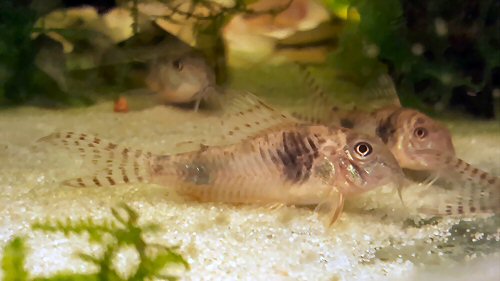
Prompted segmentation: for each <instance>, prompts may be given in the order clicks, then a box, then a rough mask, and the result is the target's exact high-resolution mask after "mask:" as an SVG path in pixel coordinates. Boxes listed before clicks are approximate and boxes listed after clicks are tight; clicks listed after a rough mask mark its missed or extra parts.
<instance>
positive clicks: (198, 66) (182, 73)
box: [146, 52, 217, 110]
mask: <svg viewBox="0 0 500 281" xmlns="http://www.w3.org/2000/svg"><path fill="white" fill-rule="evenodd" d="M146 85H147V86H148V88H149V89H150V90H151V91H152V92H154V93H155V94H156V95H157V96H158V98H159V100H160V101H161V102H163V103H174V104H180V103H190V102H194V103H195V110H198V107H199V105H200V102H201V100H202V99H205V98H207V97H208V96H209V95H210V94H215V93H216V92H217V85H216V81H215V74H214V70H213V69H211V68H210V66H209V65H208V63H207V62H206V60H205V59H204V57H203V56H201V55H199V54H195V53H193V52H190V53H187V54H183V55H182V56H179V57H175V58H157V59H155V60H154V61H153V62H152V63H151V64H150V69H149V73H148V75H147V77H146Z"/></svg>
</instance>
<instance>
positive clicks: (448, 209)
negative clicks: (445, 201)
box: [445, 205, 452, 215]
mask: <svg viewBox="0 0 500 281" xmlns="http://www.w3.org/2000/svg"><path fill="white" fill-rule="evenodd" d="M445 212H446V214H448V215H451V214H452V207H451V205H446V210H445Z"/></svg>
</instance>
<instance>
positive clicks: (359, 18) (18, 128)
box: [0, 0, 500, 280]
mask: <svg viewBox="0 0 500 281" xmlns="http://www.w3.org/2000/svg"><path fill="white" fill-rule="evenodd" d="M256 2H257V1H243V0H235V1H204V0H196V1H194V0H193V1H154V0H150V1H139V0H137V1H58V0H53V1H48V0H45V1H44V0H39V1H37V0H33V1H14V0H11V1H9V0H0V104H1V108H0V159H1V160H2V161H0V192H1V195H2V196H0V214H1V215H0V246H1V248H2V250H0V252H1V253H2V254H1V255H2V270H1V273H0V276H1V277H2V278H3V279H4V280H33V279H34V278H40V279H37V280H82V279H83V280H85V278H94V279H99V280H129V279H133V278H134V275H133V274H134V272H138V271H137V270H136V269H137V268H140V269H141V270H143V271H139V272H142V273H143V274H144V275H142V276H149V275H148V274H153V275H155V276H156V277H169V278H170V277H171V278H172V279H173V278H176V276H180V278H181V280H264V279H268V280H472V279H477V280H496V279H497V278H498V276H499V275H500V272H499V271H498V266H497V265H498V263H500V258H499V253H500V251H499V249H500V248H499V246H500V242H499V241H500V234H499V220H498V215H496V216H492V217H484V218H483V217H479V218H472V219H460V218H432V217H430V218H429V217H425V216H424V217H422V216H420V215H418V214H415V213H412V212H411V203H412V200H413V201H418V202H417V203H420V202H425V201H426V200H433V199H435V198H434V197H433V193H432V190H430V189H429V188H427V189H426V188H425V186H421V185H419V184H417V183H415V184H414V185H413V186H411V187H409V188H408V191H406V192H405V195H404V196H405V198H406V199H407V201H406V205H403V204H401V202H400V200H399V198H398V196H397V194H396V193H395V192H394V190H392V189H391V188H382V189H380V190H376V191H374V192H372V193H369V194H366V195H364V196H362V197H360V198H358V199H356V200H354V201H351V202H348V206H347V210H346V212H345V214H344V215H343V216H342V218H341V220H340V221H339V223H338V224H337V225H336V226H335V227H333V228H327V227H325V226H324V225H323V224H321V222H320V220H319V219H318V218H317V216H316V214H315V213H314V212H313V210H312V209H308V208H295V207H284V208H279V209H272V208H266V207H259V206H246V205H244V206H232V205H225V204H201V203H195V202H190V201H185V200H182V199H181V198H177V197H176V196H175V195H174V194H171V192H168V191H166V190H165V189H164V188H163V187H158V186H150V185H146V184H138V185H132V186H124V187H121V188H117V189H112V188H110V189H68V188H66V187H64V186H61V184H60V182H61V180H63V179H67V178H72V177H74V176H75V175H79V174H81V173H82V172H85V171H87V170H89V169H88V167H85V165H82V161H80V160H79V159H76V157H70V156H68V154H67V153H66V152H64V151H59V150H57V149H53V148H49V147H44V146H40V145H39V144H38V143H37V142H36V140H37V139H39V138H41V137H43V136H46V135H48V134H51V133H53V132H54V131H60V130H77V131H81V132H89V133H93V134H98V135H100V136H102V137H103V138H106V139H109V140H112V141H115V142H119V143H123V144H125V145H129V146H131V147H138V148H144V149H147V150H149V151H153V152H155V153H160V154H169V153H177V152H183V151H189V150H190V149H193V147H196V144H197V143H199V142H201V141H206V140H208V139H210V138H216V136H214V129H213V126H214V125H213V124H216V122H217V121H216V119H215V117H214V116H211V115H209V114H207V113H205V112H204V111H202V112H199V113H196V112H193V111H192V108H191V107H187V108H182V107H175V106H166V105H162V104H158V103H155V101H154V100H153V99H151V96H150V95H148V94H143V93H142V92H141V91H137V89H142V88H144V87H145V86H144V76H145V71H146V69H147V67H148V64H149V63H150V62H151V60H154V59H155V58H157V57H159V56H164V55H166V56H169V55H176V54H177V52H178V51H180V50H186V49H188V50H196V51H198V52H200V53H202V54H203V55H204V56H205V57H206V58H207V60H208V61H209V63H210V65H211V66H212V67H213V69H214V71H215V72H216V73H217V81H218V83H219V85H221V86H223V87H228V88H233V89H238V90H245V91H251V92H253V93H255V94H257V95H259V96H261V97H263V98H266V99H268V100H269V101H272V102H273V103H274V104H277V105H280V106H283V107H294V106H298V104H299V105H300V98H301V95H302V94H303V92H306V91H308V90H309V89H308V88H307V86H306V85H305V83H304V82H303V78H302V76H301V73H300V71H298V67H297V65H301V66H306V67H308V68H309V69H311V71H312V73H313V74H314V75H315V77H317V79H318V81H319V83H320V85H321V86H322V87H324V88H325V89H326V90H327V92H328V93H329V94H330V95H332V97H334V98H338V99H339V100H342V101H344V102H345V103H355V104H361V105H366V106H370V105H369V104H366V103H367V102H366V101H365V100H364V99H362V98H360V97H359V96H357V95H352V94H349V95H345V96H341V95H340V94H338V91H337V90H338V88H337V86H338V85H337V84H336V83H335V81H334V79H332V78H331V77H333V75H338V76H340V77H348V79H350V81H352V82H353V83H354V84H356V85H358V86H360V87H362V86H363V85H365V84H367V83H369V81H371V80H373V79H375V78H376V77H378V76H380V74H384V73H387V74H389V75H390V76H391V77H392V78H393V80H394V82H395V85H396V87H397V90H398V91H397V93H398V95H399V98H400V100H401V103H402V104H403V105H404V106H407V107H412V108H417V109H419V110H422V111H424V112H426V113H428V114H430V115H431V116H433V117H436V118H438V120H440V121H442V122H444V123H445V124H446V125H447V127H449V129H450V131H451V132H452V134H453V137H454V142H455V146H456V150H457V155H459V156H460V157H462V158H464V159H467V160H468V161H470V162H471V163H472V164H475V165H477V166H480V167H483V168H484V169H485V170H487V171H489V172H491V173H492V174H495V175H499V174H500V166H499V165H498V159H499V158H500V147H499V146H498V144H499V143H500V122H498V119H497V118H498V117H497V116H498V112H499V103H500V92H499V88H500V86H499V83H500V82H499V80H500V77H499V75H500V73H499V66H500V52H499V51H498V50H500V23H499V22H500V4H499V3H498V1H494V0H491V1H490V0H483V1H457V2H454V3H453V5H450V3H449V2H447V1H392V0H386V1H383V0H371V1H368V0H366V1H348V0H346V1H344V0H336V1H309V0H295V1H290V2H289V1H287V0H284V1H263V2H261V3H256ZM271 2H272V3H274V4H273V5H270V3H271ZM262 3H263V4H262ZM337 94H338V95H337ZM119 97H126V98H127V100H128V101H129V107H130V110H129V112H128V113H126V114H120V113H117V112H114V111H113V107H114V106H115V101H116V100H117V99H118V98H119ZM214 142H215V141H214ZM123 202H126V203H127V206H129V207H130V208H131V209H130V210H134V211H132V212H128V213H127V212H126V214H128V215H132V218H133V219H134V221H133V223H132V224H129V225H128V228H127V227H125V228H123V227H122V226H123V222H122V223H120V222H119V221H118V222H116V221H115V225H114V226H113V225H112V223H111V222H113V221H114V220H115V219H116V218H119V217H120V215H117V213H116V210H122V212H123V209H121V208H125V209H126V210H128V209H127V208H128V207H123V205H121V204H122V203H123ZM112 208H113V210H115V211H112ZM134 212H137V213H134ZM121 214H122V213H121ZM122 216H123V214H122ZM135 216H137V217H135ZM127 218H130V217H127ZM122 220H123V221H126V219H122ZM78 222H80V224H78ZM108 222H109V224H108ZM136 223H137V224H136ZM150 224H154V225H159V229H154V230H155V231H152V232H151V233H149V232H148V233H146V234H144V233H145V232H142V230H140V229H142V228H141V227H145V228H146V229H147V226H149V225H150ZM96 229H97V230H96ZM103 229H104V230H103ZM41 230H45V232H44V231H41ZM122 230H123V231H122ZM99 231H101V232H104V233H108V234H109V233H112V234H111V235H110V236H105V237H106V239H109V240H106V239H103V241H101V240H99V239H97V238H96V237H98V236H99V235H98V234H96V233H99ZM106 231H108V232H106ZM125 231H130V233H131V235H130V236H129V234H130V233H125ZM124 233H125V234H124ZM138 233H140V234H144V235H145V236H144V237H142V236H141V237H139V236H138ZM93 235H97V236H93ZM92 239H94V240H92ZM142 239H144V241H145V242H146V244H148V245H149V244H152V245H156V246H158V245H160V246H163V247H164V248H162V249H164V250H170V248H169V247H172V248H171V249H173V251H174V252H175V253H176V254H177V253H179V255H181V257H182V258H180V257H178V256H175V255H174V258H172V257H170V256H169V257H170V258H168V259H167V258H162V259H158V262H157V263H154V262H153V261H154V258H145V256H144V257H143V256H141V255H140V251H141V249H143V248H144V247H145V245H142V246H144V247H142V248H141V247H135V245H136V244H134V243H139V242H140V241H143V240H142ZM110 241H111V242H110ZM116 241H117V242H116ZM138 241H139V242H138ZM104 242H108V243H110V244H106V243H104ZM115 242H116V244H113V243H115ZM107 245H115V246H116V245H119V246H120V247H122V246H124V249H121V248H120V247H117V248H116V249H118V248H120V250H117V251H116V252H112V251H114V249H115V248H113V247H108V248H106V247H107ZM131 245H132V246H131ZM106 249H107V250H109V251H108V252H106V251H105V250H106ZM110 249H111V250H112V251H111V250H110ZM137 249H139V250H137ZM103 253H112V254H113V255H109V256H106V255H103ZM138 253H139V254H138ZM168 253H169V254H172V253H171V252H168ZM111 256H112V257H113V258H112V259H111ZM153 256H154V255H153ZM156 257H158V256H156ZM161 257H163V256H161ZM108 258H109V259H108ZM141 261H144V262H150V264H146V263H142V264H141ZM183 262H186V263H183ZM138 264H141V266H142V265H145V266H144V267H140V266H138ZM170 264H174V265H175V264H177V265H178V268H175V266H174V268H173V269H172V268H171V267H169V268H167V269H169V270H170V271H166V272H161V273H158V272H159V268H160V267H162V266H165V265H170ZM186 264H188V265H189V266H185V265H186ZM162 269H163V268H162ZM43 278H46V279H43ZM134 280H140V278H136V279H134Z"/></svg>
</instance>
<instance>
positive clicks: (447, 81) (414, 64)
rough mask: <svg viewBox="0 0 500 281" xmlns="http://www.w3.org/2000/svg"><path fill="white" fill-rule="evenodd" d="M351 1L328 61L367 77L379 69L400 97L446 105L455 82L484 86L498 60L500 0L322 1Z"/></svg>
mask: <svg viewBox="0 0 500 281" xmlns="http://www.w3.org/2000/svg"><path fill="white" fill-rule="evenodd" d="M325 3H326V5H327V6H328V7H329V8H330V9H331V10H332V11H337V10H338V9H339V7H340V6H342V5H347V6H349V9H350V13H348V14H353V11H354V9H355V11H356V12H357V13H359V16H360V20H358V19H357V17H351V18H348V19H347V22H346V27H345V29H344V31H343V32H342V34H341V37H340V44H339V49H338V51H336V52H334V53H333V54H332V55H331V56H330V60H329V63H330V64H332V65H333V66H334V67H335V68H337V69H339V70H340V71H342V72H344V73H347V74H350V75H351V76H353V77H357V78H358V79H359V80H360V81H366V80H369V79H371V78H373V77H375V76H376V75H379V74H380V73H382V72H384V71H385V70H384V69H387V71H388V72H389V73H390V75H391V76H392V77H393V79H394V80H395V82H396V85H397V87H398V90H399V91H398V92H399V94H400V99H401V101H402V103H403V104H406V105H411V106H414V107H421V108H422V107H423V104H422V102H424V103H427V104H436V103H441V104H443V105H446V104H447V103H448V102H449V100H450V98H451V95H452V93H453V92H454V91H456V90H457V89H465V90H466V91H470V92H474V93H477V92H481V91H483V92H484V91H490V94H491V89H492V86H494V83H496V82H495V81H494V78H493V76H494V74H493V73H494V71H495V69H498V67H500V53H499V52H498V50H499V49H500V20H499V19H498V17H500V4H499V3H498V1H494V0H484V1H469V0H461V1H456V2H453V4H452V3H450V2H449V1H445V0H437V1H409V0H325Z"/></svg>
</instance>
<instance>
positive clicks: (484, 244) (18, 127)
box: [0, 102, 500, 280]
mask: <svg viewBox="0 0 500 281" xmlns="http://www.w3.org/2000/svg"><path fill="white" fill-rule="evenodd" d="M112 108H113V105H112V103H109V102H104V103H100V104H98V105H96V106H92V107H89V108H84V109H68V110H48V109H39V108H31V107H20V108H17V109H9V110H4V111H3V112H2V113H1V115H0V159H1V160H2V161H1V162H0V165H1V167H0V191H1V196H0V212H1V213H0V247H1V248H3V246H4V245H5V244H6V243H7V242H8V241H9V240H10V239H11V238H12V237H13V236H14V235H21V236H24V237H25V238H26V241H27V245H28V247H29V249H30V254H29V255H28V257H27V261H26V268H27V269H28V271H29V272H30V273H31V274H32V276H50V275H52V274H55V273H57V272H60V271H71V272H88V271H93V270H95V268H94V267H93V266H92V265H90V264H88V263H85V262H82V261H81V260H80V259H78V258H76V256H75V253H76V252H86V253H93V254H98V253H99V251H100V249H99V248H98V247H96V246H90V245H89V244H88V242H87V240H86V239H84V238H82V237H78V236H70V237H65V236H64V235H63V234H50V235H49V234H44V233H40V232H33V231H31V228H30V225H31V224H32V223H34V222H36V221H39V220H43V219H54V220H55V219H62V220H64V219H66V218H67V217H69V218H71V219H78V218H84V217H88V216H91V217H92V218H93V219H94V220H96V221H99V220H103V219H105V218H109V217H111V213H110V207H114V206H117V205H118V204H119V203H120V202H125V203H127V204H129V205H130V206H131V207H132V208H134V209H135V210H137V211H138V212H139V215H140V220H141V222H144V223H147V222H155V223H158V224H160V225H161V226H162V230H161V231H160V232H158V233H157V234H155V235H151V236H150V237H147V239H148V240H149V241H151V242H157V243H161V244H165V245H180V252H181V253H182V255H183V256H184V257H185V258H186V259H187V261H188V262H189V264H190V265H191V269H190V270H189V271H187V272H185V273H184V274H182V275H181V280H388V279H390V280H472V279H474V280H498V276H500V267H498V264H499V262H500V258H499V256H500V247H499V245H500V242H499V240H500V233H499V232H500V229H499V228H500V225H499V220H498V216H497V217H490V218H477V219H471V220H464V221H461V220H460V219H457V218H445V219H432V218H431V219H429V218H422V217H421V216H419V215H418V214H416V213H414V212H411V208H410V207H405V206H403V204H401V202H400V201H399V199H398V197H397V193H396V192H395V191H394V190H393V189H392V188H390V187H385V188H381V189H379V190H377V191H375V192H372V193H369V194H366V195H364V196H362V197H358V198H354V199H352V200H351V201H350V202H348V206H347V208H346V212H345V213H344V214H343V215H342V217H341V218H340V221H338V222H337V223H336V224H335V225H334V226H333V227H332V228H326V227H325V226H324V225H323V223H322V222H321V220H319V219H318V217H317V215H316V214H315V213H314V212H313V209H312V208H298V207H297V208H295V207H282V208H277V209H272V208H267V207H262V206H254V205H238V206H234V205H226V204H216V203H198V202H192V201H184V200H183V199H182V198H179V197H178V196H175V195H174V194H172V193H171V192H169V189H168V187H164V186H156V185H148V184H134V185H129V186H117V187H113V188H104V187H103V188H85V189H79V188H73V187H68V186H62V185H61V184H60V182H61V181H63V180H65V179H69V178H73V177H75V176H80V175H82V174H83V175H84V174H85V173H86V172H88V167H86V166H85V165H82V164H83V163H82V161H81V160H80V159H79V158H78V155H74V154H71V153H69V152H67V151H65V150H61V149H58V148H54V147H49V146H47V145H40V144H38V143H37V142H36V140H37V139H39V138H41V137H43V136H46V135H48V134H50V133H53V132H55V131H76V132H85V133H92V134H97V135H99V136H101V137H102V138H104V139H108V140H111V141H114V142H115V143H122V144H126V145H129V146H131V147H137V148H143V149H146V150H149V151H151V152H153V153H160V154H161V153H163V154H167V153H175V152H180V151H186V150H189V149H193V148H195V147H196V141H198V142H199V141H200V140H202V139H206V138H209V137H210V135H212V134H214V135H215V134H216V131H217V130H216V128H215V127H214V119H213V118H216V117H210V116H205V115H204V114H203V113H195V112H193V111H192V110H189V109H179V108H175V107H168V106H156V107H153V108H149V109H144V110H140V111H132V112H129V113H126V114H119V113H114V112H113V110H112ZM460 120H461V119H458V120H453V121H446V120H444V122H445V123H446V124H447V125H448V126H449V127H450V129H451V131H452V132H453V135H454V141H455V145H456V149H457V154H458V155H459V156H460V157H461V158H463V159H466V160H468V161H469V162H471V163H473V164H476V165H478V166H480V167H482V168H484V169H485V170H487V171H490V172H492V173H493V174H496V175H499V174H500V166H499V164H498V163H499V162H498V159H500V145H499V144H500V124H499V123H498V122H495V121H491V122H477V121H476V122H474V121H465V120H464V121H460ZM193 141H194V144H193V143H191V142H193ZM426 196H427V197H429V196H431V197H432V189H429V188H427V189H426V188H425V187H424V186H419V185H417V184H414V185H413V186H410V187H409V188H408V190H407V191H405V192H404V193H403V197H404V198H405V201H407V202H408V205H411V204H410V203H412V202H413V203H415V202H418V201H421V200H427V199H426V198H427V197H426ZM419 203H420V202H419ZM136 262H137V256H136V255H134V254H133V253H129V252H127V251H125V252H123V253H120V255H119V257H118V260H117V261H116V266H117V267H118V268H119V269H120V271H121V272H123V274H124V276H125V275H126V273H127V272H129V268H130V267H132V266H134V263H136ZM0 275H1V274H0Z"/></svg>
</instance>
